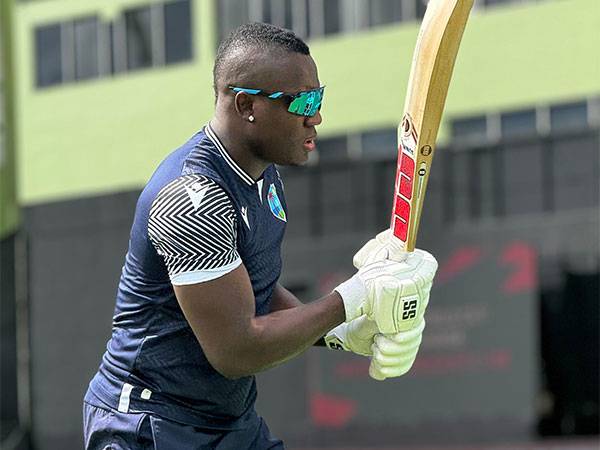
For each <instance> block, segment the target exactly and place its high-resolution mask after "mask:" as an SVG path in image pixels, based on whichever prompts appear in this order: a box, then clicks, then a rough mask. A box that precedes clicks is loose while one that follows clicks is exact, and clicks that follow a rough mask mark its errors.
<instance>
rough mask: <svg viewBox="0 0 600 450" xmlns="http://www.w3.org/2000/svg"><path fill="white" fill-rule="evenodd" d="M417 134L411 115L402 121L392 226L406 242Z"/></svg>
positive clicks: (395, 233) (399, 237)
mask: <svg viewBox="0 0 600 450" xmlns="http://www.w3.org/2000/svg"><path fill="white" fill-rule="evenodd" d="M416 146H417V135H416V133H415V130H414V127H413V124H412V121H411V119H410V116H409V115H406V116H405V117H404V120H403V121H402V136H401V137H400V146H399V148H398V166H397V169H396V185H395V192H394V209H393V212H392V228H393V230H394V236H396V237H397V238H398V239H400V240H401V241H403V242H406V238H407V236H408V227H409V224H410V215H411V207H410V200H411V199H412V197H413V189H414V177H415V160H414V157H415V156H414V155H415V149H416Z"/></svg>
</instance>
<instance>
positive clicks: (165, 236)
mask: <svg viewBox="0 0 600 450" xmlns="http://www.w3.org/2000/svg"><path fill="white" fill-rule="evenodd" d="M148 235H149V237H150V240H151V241H152V243H153V245H154V247H155V248H156V251H157V252H158V254H159V255H161V256H162V257H163V258H164V260H165V263H166V265H167V269H168V271H169V275H170V276H171V280H172V282H173V283H174V284H188V283H192V282H200V281H206V280H208V279H212V278H213V277H215V276H220V275H221V274H222V273H223V271H229V270H232V268H235V267H237V265H239V262H240V258H239V254H238V252H237V216H236V212H235V209H234V206H233V203H232V202H231V199H230V198H229V195H228V194H227V193H226V192H225V190H224V189H223V188H222V187H221V186H220V185H219V184H218V183H217V182H215V181H214V180H212V179H210V178H208V177H206V176H203V175H183V176H181V177H178V178H176V179H174V180H173V181H171V182H170V183H168V184H167V185H165V186H164V187H163V188H162V189H161V191H160V192H159V193H158V195H157V196H156V198H155V200H154V202H153V203H152V207H151V209H150V216H149V220H148Z"/></svg>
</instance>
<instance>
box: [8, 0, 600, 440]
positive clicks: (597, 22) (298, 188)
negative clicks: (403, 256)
mask: <svg viewBox="0 0 600 450" xmlns="http://www.w3.org/2000/svg"><path fill="white" fill-rule="evenodd" d="M425 3H426V2H424V1H422V0H371V1H367V0H294V1H291V0H241V1H237V0H236V1H233V0H176V1H173V0H169V1H150V0H135V1H132V0H87V1H85V2H82V1H75V0H29V1H25V0H23V1H16V0H8V1H7V0H2V2H1V3H0V26H1V32H0V37H1V44H0V49H1V51H2V53H1V55H2V57H1V58H0V61H1V64H2V66H1V69H2V70H1V71H0V73H1V74H2V83H1V88H2V89H1V90H0V95H1V97H0V103H1V106H2V111H3V113H2V116H1V123H0V300H1V306H2V309H1V313H2V316H1V323H2V330H1V332H2V347H1V348H2V355H1V357H2V359H1V363H2V366H1V369H2V370H1V376H2V379H1V385H0V386H1V389H2V391H1V395H2V397H1V398H2V408H1V412H2V416H1V418H2V422H1V425H2V428H1V435H0V436H1V439H2V448H3V449H4V448H6V449H16V448H34V449H76V448H81V398H82V395H83V392H84V391H85V389H86V386H87V383H88V381H89V379H90V378H91V376H92V375H93V373H94V372H95V370H96V369H97V366H98V364H99V361H100V356H101V354H102V351H103V349H104V347H105V343H106V340H107V339H108V338H109V336H110V324H111V316H112V309H113V307H114V294H115V291H116V283H117V280H118V277H119V275H120V269H121V266H122V261H123V256H124V254H125V251H126V246H127V240H128V233H129V227H130V224H131V220H132V216H133V209H134V207H135V202H136V199H137V195H138V194H139V191H140V189H141V187H142V186H143V184H144V182H145V181H146V180H147V179H148V177H149V176H150V174H151V173H152V171H153V170H154V168H155V167H156V165H157V164H158V162H160V160H161V159H162V158H163V157H164V156H165V155H166V154H167V153H168V152H169V151H170V150H172V149H174V148H175V147H177V146H178V145H179V144H180V143H182V142H184V141H185V140H186V139H187V138H188V137H189V136H190V135H192V134H193V133H194V132H195V131H196V130H197V129H198V128H200V127H201V126H202V125H203V124H205V123H206V122H207V121H208V120H209V119H210V117H211V114H212V109H213V104H214V99H213V92H212V74H211V70H212V62H213V58H214V54H215V50H216V47H217V45H218V43H219V41H220V39H221V38H222V37H223V36H225V35H226V34H227V33H228V32H229V31H230V30H231V29H232V28H234V27H235V26H237V25H239V24H241V23H244V22H247V21H266V22H271V23H275V24H277V25H281V26H285V27H288V28H292V29H294V30H295V31H296V32H297V33H298V34H299V35H300V36H302V37H304V38H306V39H307V41H308V43H309V45H310V47H311V53H312V55H313V57H314V58H315V60H316V61H317V64H318V67H319V75H320V79H321V82H322V83H323V84H325V85H326V86H327V88H326V98H325V103H324V106H323V110H322V113H323V118H324V121H323V124H322V125H321V126H320V127H319V133H320V134H319V136H320V139H319V142H318V150H317V152H316V153H314V154H313V158H312V160H311V161H310V163H309V164H308V166H307V167H304V168H299V169H289V168H283V169H282V174H283V177H284V181H285V183H286V197H287V202H288V204H289V214H288V215H289V218H290V219H289V222H288V225H289V226H288V232H287V238H286V242H285V247H284V253H285V265H284V275H283V279H282V281H283V284H284V285H286V286H288V287H289V288H290V289H292V290H293V291H294V292H296V294H297V295H298V296H299V297H300V298H301V299H303V300H305V301H310V300H311V299H314V298H317V297H318V296H319V295H321V294H323V293H326V292H328V291H329V290H330V289H331V288H332V287H333V286H335V283H336V282H338V281H340V280H341V279H343V278H344V277H347V276H348V275H350V274H351V273H352V267H351V257H352V255H353V253H354V252H355V251H356V249H358V248H359V247H360V245H362V243H363V242H364V241H366V240H367V239H368V238H369V237H371V236H372V235H373V234H374V233H375V232H378V231H380V230H381V229H383V228H384V227H385V226H386V225H387V224H388V220H389V209H390V205H391V191H392V186H393V183H394V171H395V158H396V150H395V149H396V127H397V124H398V122H399V120H400V117H401V114H402V109H403V104H404V95H405V89H406V84H407V81H408V74H409V69H410V62H411V57H412V51H413V48H414V44H415V40H416V34H417V31H418V27H419V22H420V18H421V17H422V15H423V13H424V10H425ZM599 30H600V8H599V5H598V2H597V0H537V1H534V0H531V1H527V0H523V1H510V0H479V1H477V2H476V7H475V9H474V11H473V13H472V16H471V19H470V22H469V24H468V27H467V30H466V32H465V35H464V38H463V42H462V45H461V50H460V52H459V57H458V60H457V64H456V69H455V73H454V76H453V80H452V83H451V87H450V91H449V95H448V100H447V104H446V110H445V114H444V121H443V125H442V129H441V131H440V139H439V147H438V152H437V153H436V160H435V164H434V167H433V172H432V176H431V178H430V186H429V188H428V193H427V200H426V203H425V208H424V216H423V218H422V221H421V231H420V235H419V246H421V247H424V248H427V249H429V250H431V251H432V252H433V253H434V254H435V255H436V257H438V260H439V261H440V271H439V274H438V277H437V282H436V285H435V286H434V291H433V293H432V301H431V305H430V307H429V308H430V309H429V311H428V319H429V320H428V327H427V330H426V333H425V337H424V342H423V345H422V348H421V352H420V354H419V358H418V359H417V361H416V363H415V366H414V367H413V370H412V371H411V373H410V374H409V375H407V376H405V377H402V378H400V379H397V380H390V381H386V382H385V383H376V382H374V381H372V380H370V379H369V378H368V361H367V360H365V359H362V358H359V357H355V356H353V355H349V354H345V353H344V354H340V353H335V352H329V351H326V350H324V349H311V350H309V351H308V352H307V353H306V354H305V355H304V356H302V357H300V358H298V359H296V360H294V361H292V362H291V363H288V364H286V365H285V366H282V367H280V368H278V369H275V370H272V371H270V372H268V373H265V374H263V375H261V376H260V377H259V383H260V385H261V386H260V390H259V404H258V406H259V410H260V412H261V413H262V414H263V415H264V416H265V417H266V418H267V420H268V422H269V423H270V425H271V428H272V429H273V431H274V432H275V433H276V434H278V435H279V436H281V437H283V438H285V439H286V441H287V443H288V445H289V447H290V448H318V447H338V448H350V447H351V446H353V447H361V446H362V448H367V446H370V447H371V448H373V447H380V446H385V447H387V448H390V447H393V448H422V447H423V446H424V445H429V446H436V445H442V444H444V445H452V446H453V448H457V449H458V448H492V447H493V448H513V447H509V446H510V445H513V444H514V445H517V444H518V445H522V446H523V447H519V448H525V447H526V446H528V447H526V448H554V447H553V446H554V445H555V444H556V443H558V444H556V445H561V444H560V443H561V442H563V441H561V440H560V439H564V438H571V439H574V440H570V441H569V445H570V446H572V448H597V435H598V341H599V338H598V303H599V287H598V286H599V266H600V264H599V260H600V248H599V230H600V220H599V212H600V209H599V194H600V186H599V180H600V162H599V159H600V158H599V154H600V132H599V129H600V56H599V54H600V53H599V52H598V45H599V44H600V31H599ZM19 218H20V219H19ZM391 399H393V401H391ZM549 437H551V438H552V439H553V440H552V441H551V443H548V442H547V441H546V440H545V439H546V438H549ZM578 438H579V439H583V440H579V439H578ZM499 446H503V447H499ZM504 446H505V447H504Z"/></svg>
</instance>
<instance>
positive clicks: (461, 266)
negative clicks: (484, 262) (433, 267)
mask: <svg viewBox="0 0 600 450" xmlns="http://www.w3.org/2000/svg"><path fill="white" fill-rule="evenodd" d="M482 253H483V252H482V251H481V248H480V247H477V246H471V247H461V248H459V249H457V250H455V251H454V253H452V254H451V255H450V257H449V258H448V259H447V260H446V261H445V262H444V264H442V266H441V267H440V270H439V271H438V274H437V282H438V283H440V282H441V283H443V282H446V281H448V280H450V279H452V278H454V277H456V276H457V275H458V274H460V273H462V272H464V271H466V270H467V269H469V268H470V267H472V266H474V265H475V264H477V262H478V261H479V260H480V259H481V257H482Z"/></svg>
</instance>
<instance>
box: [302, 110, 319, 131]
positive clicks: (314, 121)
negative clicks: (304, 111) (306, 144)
mask: <svg viewBox="0 0 600 450" xmlns="http://www.w3.org/2000/svg"><path fill="white" fill-rule="evenodd" d="M321 122H323V117H321V111H320V110H319V111H317V113H316V114H315V115H314V116H312V117H307V118H306V120H305V121H304V125H305V126H307V127H316V126H317V125H320V124H321Z"/></svg>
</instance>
